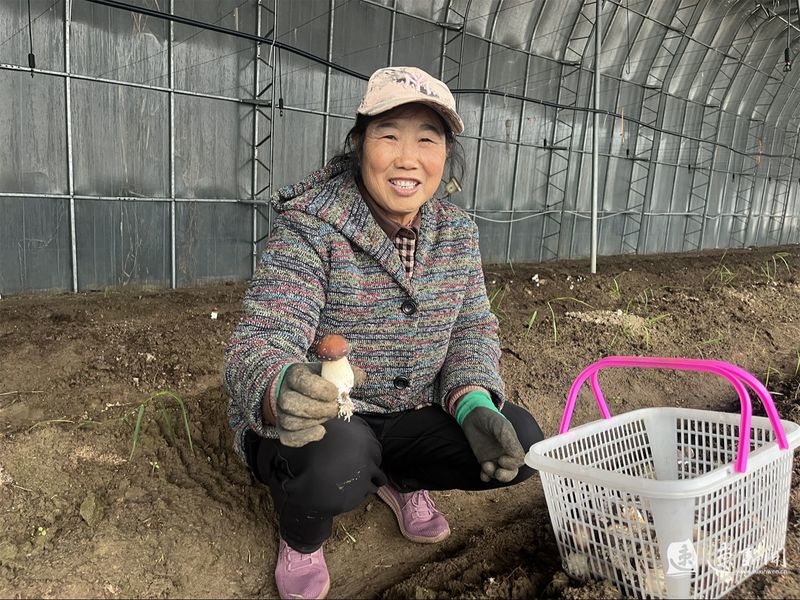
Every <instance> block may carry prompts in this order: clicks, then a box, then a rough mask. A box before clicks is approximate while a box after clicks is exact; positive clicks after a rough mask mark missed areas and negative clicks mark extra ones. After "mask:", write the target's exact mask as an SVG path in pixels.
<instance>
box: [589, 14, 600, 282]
mask: <svg viewBox="0 0 800 600" xmlns="http://www.w3.org/2000/svg"><path fill="white" fill-rule="evenodd" d="M600 8H601V6H600V0H595V7H594V101H593V102H592V105H593V106H592V108H594V125H593V126H592V251H591V252H592V256H591V266H590V272H591V273H597V204H598V189H599V186H600V134H599V129H600V113H599V110H600V36H601V35H602V32H601V31H600Z"/></svg>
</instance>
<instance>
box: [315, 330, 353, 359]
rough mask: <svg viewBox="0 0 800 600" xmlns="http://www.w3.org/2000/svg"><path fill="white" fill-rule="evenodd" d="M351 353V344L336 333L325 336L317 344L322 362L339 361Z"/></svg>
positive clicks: (318, 355)
mask: <svg viewBox="0 0 800 600" xmlns="http://www.w3.org/2000/svg"><path fill="white" fill-rule="evenodd" d="M349 353H350V344H349V343H348V342H347V340H346V339H344V338H343V337H342V336H340V335H337V334H335V333H330V334H328V335H326V336H323V337H322V339H321V340H320V341H319V343H318V344H317V357H318V358H319V359H320V360H338V359H340V358H342V357H343V356H347V355H348V354H349Z"/></svg>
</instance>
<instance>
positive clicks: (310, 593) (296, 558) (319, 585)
mask: <svg viewBox="0 0 800 600" xmlns="http://www.w3.org/2000/svg"><path fill="white" fill-rule="evenodd" d="M275 585H276V586H278V594H280V597H281V598H284V599H287V598H324V597H325V596H327V595H328V590H329V589H330V588H331V578H330V576H329V575H328V565H327V564H325V556H323V554H322V546H320V547H319V549H318V550H316V551H315V552H312V553H311V554H303V553H302V552H298V551H297V550H294V549H293V548H292V547H291V546H289V544H287V543H286V542H285V541H283V538H281V541H280V545H279V546H278V564H276V565H275Z"/></svg>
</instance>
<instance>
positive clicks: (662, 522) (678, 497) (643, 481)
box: [525, 357, 800, 598]
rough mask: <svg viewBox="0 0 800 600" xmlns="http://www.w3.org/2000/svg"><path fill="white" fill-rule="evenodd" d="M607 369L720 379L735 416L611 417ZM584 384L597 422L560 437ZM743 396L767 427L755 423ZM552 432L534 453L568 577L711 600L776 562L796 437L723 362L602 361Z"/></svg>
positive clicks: (761, 392)
mask: <svg viewBox="0 0 800 600" xmlns="http://www.w3.org/2000/svg"><path fill="white" fill-rule="evenodd" d="M607 367H645V368H667V369H678V370H692V371H707V372H712V373H716V374H718V375H720V376H722V377H724V378H726V379H728V380H729V381H730V382H731V384H732V385H733V387H734V388H735V390H736V392H737V393H738V395H739V399H740V402H741V405H742V414H741V415H736V414H729V413H721V412H714V411H703V410H693V409H683V408H647V409H641V410H636V411H632V412H629V413H626V414H623V415H620V416H616V417H612V416H611V415H610V413H609V412H608V407H607V405H606V403H605V400H604V398H603V394H602V391H601V390H600V383H599V379H598V372H599V371H600V370H601V369H603V368H607ZM587 379H589V380H590V383H591V387H592V390H593V392H594V395H595V399H596V400H597V404H598V406H599V407H600V411H601V413H602V414H603V416H604V417H605V418H604V419H601V420H599V421H594V422H592V423H588V424H586V425H583V426H581V427H577V428H575V429H573V430H572V431H569V423H570V419H571V417H572V410H573V408H574V405H575V401H576V399H577V396H578V392H579V391H580V388H581V386H582V385H583V384H584V382H585V381H586V380H587ZM745 385H747V386H749V387H750V388H751V389H753V391H754V392H755V393H756V394H757V395H758V396H759V398H760V399H761V401H762V402H763V404H764V407H765V408H766V411H767V414H768V417H767V418H765V417H752V416H751V406H750V398H749V395H748V393H747V389H746V387H745ZM560 431H561V433H560V434H559V435H557V436H555V437H552V438H549V439H546V440H543V441H541V442H539V443H537V444H534V445H533V446H532V447H531V449H530V451H529V452H528V455H527V456H526V459H525V462H526V463H527V464H528V465H530V466H531V467H534V468H536V469H538V470H539V471H540V474H541V479H542V485H543V487H544V492H545V497H546V499H547V506H548V509H549V511H550V518H551V520H552V524H553V529H554V531H555V534H556V539H557V541H558V548H559V552H560V553H561V559H562V562H563V565H564V568H565V570H566V571H568V572H569V573H570V574H571V575H572V576H574V577H577V578H579V579H589V578H602V579H608V580H610V581H612V582H614V584H615V585H616V586H617V587H618V588H619V590H620V592H622V594H623V595H624V596H625V597H630V596H636V597H644V598H647V597H649V598H718V597H720V596H722V595H724V594H726V593H727V592H729V591H730V590H732V589H733V588H735V587H736V586H737V585H739V584H740V583H741V582H742V581H744V580H745V579H747V577H749V576H750V575H752V574H753V573H755V572H756V571H758V570H760V569H761V568H762V567H764V566H765V565H767V564H768V563H771V562H774V561H780V560H782V558H783V548H784V544H785V540H786V525H787V518H788V509H789V487H790V483H791V475H792V452H791V450H794V449H795V448H796V447H797V446H798V444H800V427H798V425H797V424H795V423H792V422H790V421H781V420H780V419H779V417H778V413H777V411H776V410H775V406H774V404H773V402H772V398H771V397H770V395H769V392H767V390H766V389H765V388H764V386H763V385H761V383H760V382H759V381H758V380H757V379H756V378H755V377H753V376H752V375H750V374H749V373H747V372H746V371H744V370H742V369H740V368H739V367H736V366H734V365H730V364H728V363H725V362H721V361H708V360H698V359H670V358H654V357H608V358H605V359H602V360H600V361H598V362H596V363H594V364H592V365H590V366H589V367H587V368H586V369H584V371H583V372H582V373H581V374H580V375H579V376H578V378H577V379H576V380H575V382H574V383H573V385H572V389H571V390H570V394H569V398H568V400H567V407H566V409H565V411H564V417H563V419H562V422H561V429H560Z"/></svg>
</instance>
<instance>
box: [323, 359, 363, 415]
mask: <svg viewBox="0 0 800 600" xmlns="http://www.w3.org/2000/svg"><path fill="white" fill-rule="evenodd" d="M321 375H322V377H323V379H327V380H328V381H330V382H331V383H332V384H333V385H335V386H336V387H337V389H338V390H339V399H338V402H339V416H340V417H343V418H344V420H345V421H349V420H350V417H351V416H352V414H353V408H354V407H353V401H352V400H351V399H350V390H351V389H352V388H353V383H354V381H355V378H354V375H353V369H352V368H351V367H350V362H349V361H348V360H347V357H346V356H342V357H341V358H337V359H336V360H324V361H322V372H321Z"/></svg>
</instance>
